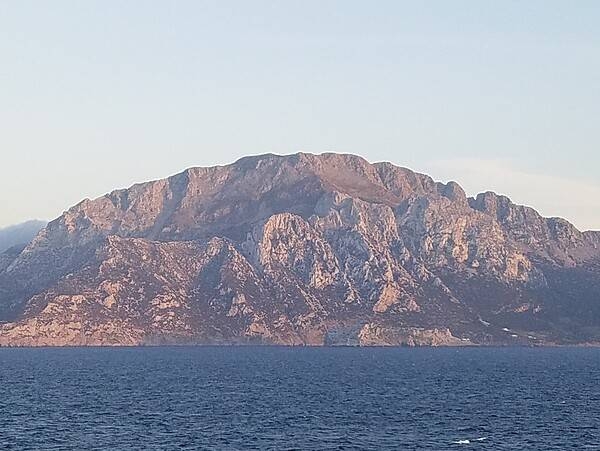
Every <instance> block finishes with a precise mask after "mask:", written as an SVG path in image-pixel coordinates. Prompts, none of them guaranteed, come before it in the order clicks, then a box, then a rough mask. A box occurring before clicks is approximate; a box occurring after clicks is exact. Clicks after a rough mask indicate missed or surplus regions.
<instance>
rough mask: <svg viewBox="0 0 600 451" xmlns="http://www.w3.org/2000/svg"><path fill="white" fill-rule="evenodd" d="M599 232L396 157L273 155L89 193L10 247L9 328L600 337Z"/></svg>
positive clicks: (498, 338) (139, 338)
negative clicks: (444, 179)
mask: <svg viewBox="0 0 600 451" xmlns="http://www.w3.org/2000/svg"><path fill="white" fill-rule="evenodd" d="M599 306H600V233H598V232H585V233H582V232H580V231H578V230H577V229H576V228H575V227H573V226H572V225H571V224H569V223H568V222H566V221H564V220H562V219H557V218H552V219H546V218H542V217H541V216H540V215H539V214H537V213H536V212H535V211H534V210H532V209H530V208H527V207H522V206H518V205H514V204H513V203H511V202H510V200H509V199H507V198H506V197H503V196H498V195H496V194H494V193H484V194H480V195H479V196H477V198H475V199H468V198H467V197H466V196H465V193H464V191H463V190H462V189H461V188H460V186H458V185H457V184H456V183H453V182H450V183H448V184H441V183H436V182H434V181H433V180H432V179H431V178H429V177H427V176H425V175H422V174H417V173H414V172H412V171H410V170H408V169H404V168H399V167H396V166H393V165H392V164H390V163H376V164H370V163H368V162H367V161H365V160H363V159H362V158H360V157H356V156H352V155H339V154H323V155H318V156H317V155H310V154H297V155H292V156H285V157H280V156H274V155H263V156H258V157H249V158H244V159H241V160H239V161H238V162H236V163H234V164H232V165H229V166H223V167H213V168H193V169H188V170H186V171H184V172H183V173H181V174H178V175H175V176H173V177H171V178H169V179H165V180H159V181H154V182H148V183H144V184H140V185H135V186H133V187H131V188H130V189H127V190H119V191H114V192H112V193H110V194H107V195H106V196H103V197H101V198H99V199H96V200H93V201H90V200H85V201H83V202H81V203H80V204H78V205H76V206H74V207H73V208H71V209H70V210H69V211H67V212H65V213H64V214H63V215H62V216H61V217H60V218H58V219H56V220H54V221H52V222H51V223H50V224H48V226H47V227H46V228H45V229H43V230H42V231H41V232H40V233H39V234H38V235H37V237H36V238H35V239H34V240H33V241H32V242H31V243H30V244H29V245H28V246H27V247H26V248H24V249H22V250H21V249H12V250H11V251H10V252H7V253H4V254H1V255H0V319H1V320H3V323H1V324H0V344H2V345H137V344H161V343H273V344H289V345H301V344H310V345H320V344H332V345H333V344H358V345H409V346H418V345H434V346H436V345H461V344H511V343H514V344H517V343H518V344H524V343H528V344H543V343H579V342H597V341H599V340H600V308H599Z"/></svg>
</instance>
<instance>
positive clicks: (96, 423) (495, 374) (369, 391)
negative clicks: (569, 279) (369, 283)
mask: <svg viewBox="0 0 600 451" xmlns="http://www.w3.org/2000/svg"><path fill="white" fill-rule="evenodd" d="M0 392H1V393H0V449H15V450H50V449H51V450H198V449H215V450H238V449H239V450H246V449H256V450H352V449H357V450H358V449H360V450H418V449H431V450H471V449H472V450H488V449H489V450H521V449H527V450H568V449H577V450H580V449H593V450H595V449H598V450H600V349H583V348H572V349H549V348H547V349H542V348H536V349H529V348H500V349H494V348H484V349H478V348H458V349H449V348H444V349H431V348H419V349H410V348H397V349H384V348H279V347H264V348H261V347H173V348H171V347H165V348H124V349H108V348H92V349H89V348H75V349H0Z"/></svg>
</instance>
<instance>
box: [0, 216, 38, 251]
mask: <svg viewBox="0 0 600 451" xmlns="http://www.w3.org/2000/svg"><path fill="white" fill-rule="evenodd" d="M45 225H46V222H45V221H37V220H32V221H27V222H23V223H21V224H17V225H13V226H9V227H4V228H2V229H0V253H2V252H4V251H6V250H7V249H9V248H11V247H14V246H26V245H27V244H28V243H29V242H30V241H31V240H32V239H33V238H34V237H35V236H36V235H37V233H38V232H39V231H40V230H41V229H43V228H44V226H45Z"/></svg>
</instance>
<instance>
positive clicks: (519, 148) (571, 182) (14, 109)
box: [0, 0, 600, 230]
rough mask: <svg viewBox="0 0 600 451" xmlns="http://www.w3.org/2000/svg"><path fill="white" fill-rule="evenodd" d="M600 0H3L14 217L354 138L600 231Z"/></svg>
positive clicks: (4, 219) (6, 139) (1, 91)
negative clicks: (197, 169) (190, 170)
mask: <svg viewBox="0 0 600 451" xmlns="http://www.w3.org/2000/svg"><path fill="white" fill-rule="evenodd" d="M598 24H600V2H598V1H596V0H590V1H586V0H577V1H571V0H564V1H554V0H528V1H526V2H525V1H512V0H503V1H492V0H470V1H466V0H454V1H452V2H449V1H446V0H440V1H434V0H428V1H416V0H415V1H411V2H408V1H401V0H390V1H386V0H378V1H366V0H363V1H353V0H340V1H330V0H316V1H312V0H301V1H292V0H277V1H266V0H252V1H246V0H244V1H229V0H216V1H202V0H194V1H184V0H178V1H170V2H167V1H151V0H146V1H142V0H139V1H130V0H120V1H116V0H114V1H113V0H100V1H92V0H86V1H79V0H73V1H62V0H53V1H52V2H44V1H41V0H38V1H30V0H0V154H1V159H0V205H1V208H0V227H2V226H6V225H9V224H14V223H18V222H20V221H24V220H27V219H32V218H40V219H53V218H55V217H57V216H59V215H60V214H61V213H62V211H64V210H65V209H67V208H68V207H69V206H71V205H73V204H75V203H77V202H79V201H80V200H81V199H83V198H94V197H97V196H100V195H102V194H104V193H106V192H109V191H111V190H113V189H116V188H122V187H127V186H130V185H132V184H133V183H135V182H140V181H145V180H150V179H156V178H162V177H165V176H168V175H172V174H174V173H177V172H180V171H181V170H183V169H185V168H187V167H191V166H210V165H215V164H226V163H230V162H233V161H235V160H236V159H238V158H240V157H242V156H245V155H251V154H260V153H267V152H272V153H278V154H289V153H295V152H298V151H305V152H314V153H321V152H332V151H333V152H345V153H354V154H358V155H361V156H363V157H365V158H366V159H368V160H369V161H373V162H374V161H383V160H385V161H391V162H393V163H395V164H398V165H400V166H406V167H409V168H411V169H414V170H417V171H419V172H424V173H427V174H429V175H431V176H432V177H434V178H435V179H437V180H441V181H448V180H455V181H457V182H459V183H460V184H461V185H462V186H463V187H464V188H465V190H466V191H467V193H468V194H476V193H477V192H481V191H486V190H493V191H496V192H498V193H502V194H506V195H508V196H509V197H511V199H513V201H515V202H518V203H522V204H526V205H531V206H533V207H535V208H536V209H538V210H539V211H540V212H541V213H542V214H544V215H546V216H562V217H565V218H567V219H569V220H570V221H572V222H573V223H574V224H575V225H577V226H578V227H579V228H581V229H584V230H587V229H600V171H599V169H600V51H599V49H600V26H598Z"/></svg>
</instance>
